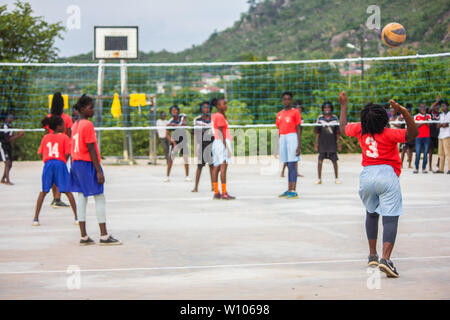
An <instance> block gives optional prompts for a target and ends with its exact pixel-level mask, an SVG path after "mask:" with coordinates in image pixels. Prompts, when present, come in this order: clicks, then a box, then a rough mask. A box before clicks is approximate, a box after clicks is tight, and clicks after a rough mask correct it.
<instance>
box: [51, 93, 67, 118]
mask: <svg viewBox="0 0 450 320" xmlns="http://www.w3.org/2000/svg"><path fill="white" fill-rule="evenodd" d="M63 108H64V99H63V96H62V94H61V92H55V93H54V94H53V99H52V106H51V109H50V113H51V114H53V115H55V116H60V115H62V113H63Z"/></svg>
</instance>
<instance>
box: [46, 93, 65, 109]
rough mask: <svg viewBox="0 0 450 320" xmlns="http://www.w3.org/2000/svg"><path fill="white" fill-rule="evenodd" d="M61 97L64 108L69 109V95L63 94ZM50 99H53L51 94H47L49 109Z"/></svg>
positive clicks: (50, 105) (49, 106)
mask: <svg viewBox="0 0 450 320" xmlns="http://www.w3.org/2000/svg"><path fill="white" fill-rule="evenodd" d="M62 97H63V100H64V109H69V96H68V95H67V94H63V95H62ZM52 101H53V95H52V94H49V95H48V108H49V109H51V108H52Z"/></svg>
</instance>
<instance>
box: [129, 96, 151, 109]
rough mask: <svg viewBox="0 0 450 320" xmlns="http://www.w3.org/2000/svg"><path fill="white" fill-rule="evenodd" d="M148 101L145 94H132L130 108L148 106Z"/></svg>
mask: <svg viewBox="0 0 450 320" xmlns="http://www.w3.org/2000/svg"><path fill="white" fill-rule="evenodd" d="M146 105H147V99H146V95H145V93H131V94H130V107H138V106H146Z"/></svg>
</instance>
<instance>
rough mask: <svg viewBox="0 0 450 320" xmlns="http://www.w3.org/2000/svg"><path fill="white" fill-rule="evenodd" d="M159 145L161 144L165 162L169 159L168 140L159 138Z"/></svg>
mask: <svg viewBox="0 0 450 320" xmlns="http://www.w3.org/2000/svg"><path fill="white" fill-rule="evenodd" d="M159 143H161V145H162V147H163V149H164V157H165V158H166V161H167V160H168V159H169V139H167V138H159Z"/></svg>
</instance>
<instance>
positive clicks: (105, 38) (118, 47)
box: [93, 26, 139, 60]
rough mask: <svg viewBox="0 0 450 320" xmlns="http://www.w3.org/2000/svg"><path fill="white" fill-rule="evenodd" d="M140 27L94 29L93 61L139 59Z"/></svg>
mask: <svg viewBox="0 0 450 320" xmlns="http://www.w3.org/2000/svg"><path fill="white" fill-rule="evenodd" d="M138 54H139V48H138V27H110V26H96V27H94V52H93V59H94V60H96V59H137V58H138Z"/></svg>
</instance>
